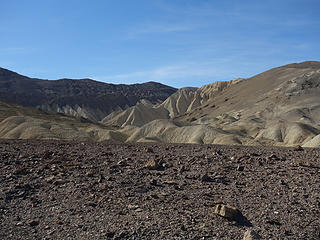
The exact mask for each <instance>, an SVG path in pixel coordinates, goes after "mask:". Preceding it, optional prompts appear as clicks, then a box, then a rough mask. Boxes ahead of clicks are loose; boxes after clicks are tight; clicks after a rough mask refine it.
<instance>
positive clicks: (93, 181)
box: [0, 140, 320, 240]
mask: <svg viewBox="0 0 320 240" xmlns="http://www.w3.org/2000/svg"><path fill="white" fill-rule="evenodd" d="M217 206H218V207H217ZM221 207H222V208H227V209H231V210H232V211H231V210H230V211H231V212H230V214H229V211H226V212H228V213H226V214H224V213H223V212H219V209H220V208H221ZM248 229H249V230H252V234H253V232H255V233H256V234H257V235H260V237H261V239H317V240H319V239H320V150H319V149H303V148H275V147H242V146H221V145H191V144H146V143H144V144H142V143H141V144H115V143H107V142H102V143H91V142H66V141H38V140H25V141H24V140H0V239H216V240H220V239H244V234H245V232H246V231H247V230H248ZM258 238H259V237H258V236H257V237H256V238H245V239H258Z"/></svg>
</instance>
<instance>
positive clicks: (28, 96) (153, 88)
mask: <svg viewBox="0 0 320 240" xmlns="http://www.w3.org/2000/svg"><path fill="white" fill-rule="evenodd" d="M176 90H177V89H175V88H173V87H169V86H166V85H163V84H160V83H156V82H147V83H143V84H133V85H125V84H118V85H116V84H108V83H103V82H98V81H94V80H91V79H76V80H75V79H60V80H43V79H36V78H29V77H26V76H22V75H20V74H18V73H15V72H12V71H9V70H7V69H4V68H0V100H3V101H6V102H10V103H16V104H20V105H22V106H30V107H37V108H40V109H43V110H49V111H54V112H61V113H65V114H67V115H72V116H78V117H84V118H87V119H90V120H92V121H99V120H101V119H102V118H104V117H105V116H107V115H108V114H110V113H111V112H113V111H115V110H123V109H126V108H128V107H130V106H133V105H135V104H136V103H137V102H138V101H140V100H142V99H146V100H148V101H150V102H152V103H159V102H162V101H163V100H165V99H166V98H167V97H169V96H170V95H171V94H173V93H174V92H176Z"/></svg>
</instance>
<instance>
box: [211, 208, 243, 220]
mask: <svg viewBox="0 0 320 240" xmlns="http://www.w3.org/2000/svg"><path fill="white" fill-rule="evenodd" d="M214 213H216V214H218V215H219V216H221V217H224V218H227V219H228V220H236V219H238V218H239V217H240V218H241V217H242V214H241V212H240V211H239V210H238V209H237V208H235V207H233V206H230V205H224V204H218V205H217V206H216V208H215V210H214Z"/></svg>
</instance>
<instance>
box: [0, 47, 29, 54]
mask: <svg viewBox="0 0 320 240" xmlns="http://www.w3.org/2000/svg"><path fill="white" fill-rule="evenodd" d="M34 50H35V49H34V48H28V47H4V48H0V53H2V54H25V53H30V52H33V51H34Z"/></svg>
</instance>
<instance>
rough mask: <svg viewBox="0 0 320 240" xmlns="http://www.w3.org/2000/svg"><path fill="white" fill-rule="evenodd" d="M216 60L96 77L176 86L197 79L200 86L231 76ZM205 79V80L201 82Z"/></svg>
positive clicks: (115, 80)
mask: <svg viewBox="0 0 320 240" xmlns="http://www.w3.org/2000/svg"><path fill="white" fill-rule="evenodd" d="M215 63H216V62H205V63H195V62H188V63H181V64H176V65H168V66H161V67H158V68H154V69H151V70H145V71H137V72H131V73H125V74H116V75H111V76H97V77H94V78H95V79H98V80H102V81H106V82H112V83H123V82H126V83H137V82H146V81H158V82H162V83H165V84H169V85H174V86H176V87H182V86H187V85H190V84H189V83H191V82H194V81H195V80H198V81H200V82H199V84H198V86H200V85H202V84H204V83H207V82H208V81H209V82H213V81H215V80H226V79H225V77H226V76H230V71H229V69H226V68H222V67H221V66H217V65H216V66H215ZM202 80H203V82H201V81H202Z"/></svg>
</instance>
